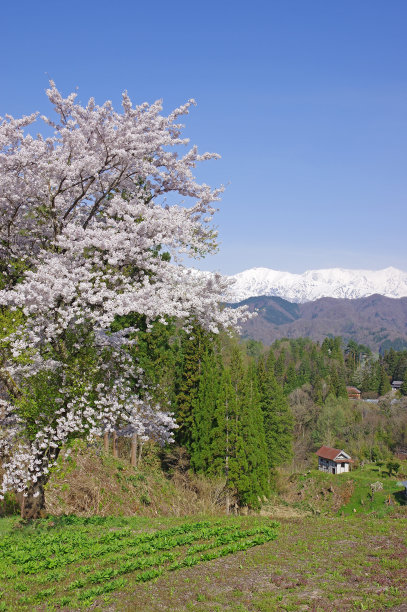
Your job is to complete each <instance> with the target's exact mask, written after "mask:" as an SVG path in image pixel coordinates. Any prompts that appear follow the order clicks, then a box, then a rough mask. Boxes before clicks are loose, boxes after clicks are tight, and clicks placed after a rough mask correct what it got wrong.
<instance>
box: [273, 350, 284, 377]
mask: <svg viewBox="0 0 407 612" xmlns="http://www.w3.org/2000/svg"><path fill="white" fill-rule="evenodd" d="M274 374H275V377H276V379H277V381H278V383H279V384H280V385H283V384H284V376H285V350H284V349H283V350H282V351H281V353H280V354H279V356H278V358H277V361H276V363H275V366H274Z"/></svg>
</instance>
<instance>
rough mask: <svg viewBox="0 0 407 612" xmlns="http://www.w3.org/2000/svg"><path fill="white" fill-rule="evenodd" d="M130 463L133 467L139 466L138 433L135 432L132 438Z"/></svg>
mask: <svg viewBox="0 0 407 612" xmlns="http://www.w3.org/2000/svg"><path fill="white" fill-rule="evenodd" d="M130 463H131V465H132V466H133V467H137V434H133V436H132V438H131V456H130Z"/></svg>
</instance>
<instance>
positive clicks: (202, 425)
mask: <svg viewBox="0 0 407 612" xmlns="http://www.w3.org/2000/svg"><path fill="white" fill-rule="evenodd" d="M222 370H223V366H222V362H221V359H220V355H219V353H216V352H215V351H214V350H213V348H212V347H208V348H207V349H206V352H205V354H204V356H203V359H202V364H201V375H200V379H199V387H198V392H197V393H196V396H195V399H194V401H193V404H192V409H193V412H192V417H193V421H192V431H191V466H192V468H193V469H194V470H195V471H196V472H201V473H206V472H208V471H210V466H211V462H212V456H211V436H212V426H213V423H214V419H215V410H216V405H217V401H218V397H219V394H220V389H221V387H220V385H221V377H222Z"/></svg>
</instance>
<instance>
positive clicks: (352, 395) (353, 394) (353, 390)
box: [346, 387, 362, 399]
mask: <svg viewBox="0 0 407 612" xmlns="http://www.w3.org/2000/svg"><path fill="white" fill-rule="evenodd" d="M346 392H347V394H348V398H349V399H360V398H361V397H362V393H361V391H359V389H358V388H357V387H346Z"/></svg>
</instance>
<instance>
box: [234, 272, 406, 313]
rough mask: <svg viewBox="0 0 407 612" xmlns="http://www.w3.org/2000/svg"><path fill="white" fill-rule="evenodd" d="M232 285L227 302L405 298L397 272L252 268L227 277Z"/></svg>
mask: <svg viewBox="0 0 407 612" xmlns="http://www.w3.org/2000/svg"><path fill="white" fill-rule="evenodd" d="M230 278H231V279H233V280H234V281H235V283H234V285H233V287H232V288H231V291H230V295H229V296H228V302H240V301H241V300H245V299H247V298H250V297H254V296H278V297H281V298H283V299H284V300H288V301H290V302H295V303H297V304H302V303H304V302H311V301H314V300H317V299H319V298H322V297H332V298H347V299H357V298H361V297H367V296H369V295H374V294H376V293H377V294H379V295H383V296H386V297H391V298H401V297H407V273H406V272H403V271H401V270H398V269H397V268H385V269H384V270H376V271H372V270H345V269H342V268H331V269H327V270H308V271H307V272H304V273H303V274H291V273H290V272H278V271H276V270H270V269H269V268H252V269H250V270H245V271H244V272H240V273H239V274H235V275H234V276H231V277H230Z"/></svg>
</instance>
